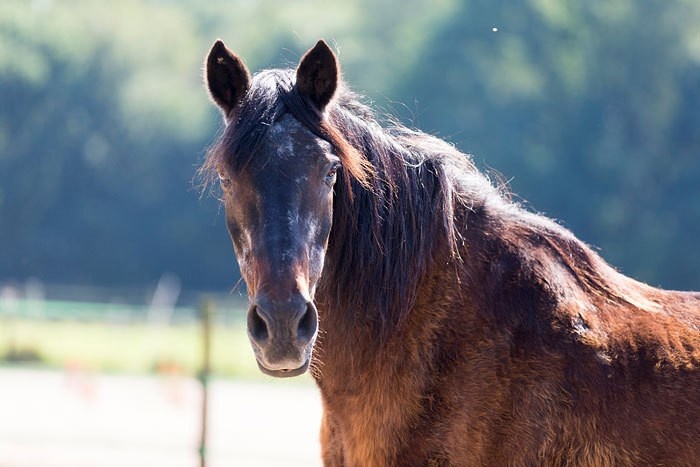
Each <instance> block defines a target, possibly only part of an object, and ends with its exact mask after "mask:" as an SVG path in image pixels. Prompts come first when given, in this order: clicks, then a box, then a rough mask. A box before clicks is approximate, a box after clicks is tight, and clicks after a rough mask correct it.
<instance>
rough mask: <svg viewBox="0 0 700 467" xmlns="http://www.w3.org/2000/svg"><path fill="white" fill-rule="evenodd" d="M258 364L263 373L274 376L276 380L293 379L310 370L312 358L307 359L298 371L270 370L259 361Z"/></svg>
mask: <svg viewBox="0 0 700 467" xmlns="http://www.w3.org/2000/svg"><path fill="white" fill-rule="evenodd" d="M256 361H257V363H258V368H260V371H262V372H263V373H264V374H266V375H268V376H273V377H275V378H291V377H293V376H299V375H303V374H304V373H306V370H308V369H309V363H310V362H311V358H307V359H306V361H305V362H304V364H303V365H302V366H300V367H299V368H296V369H291V370H287V369H284V370H270V369H269V368H265V366H263V364H262V363H260V361H259V360H257V359H256Z"/></svg>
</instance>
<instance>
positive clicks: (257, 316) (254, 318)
mask: <svg viewBox="0 0 700 467" xmlns="http://www.w3.org/2000/svg"><path fill="white" fill-rule="evenodd" d="M248 332H249V333H250V335H251V337H252V338H253V339H254V340H255V341H256V342H265V341H266V340H267V338H268V335H269V334H268V331H267V321H266V320H265V318H264V315H263V314H261V313H260V311H259V308H258V307H257V306H255V305H254V306H253V307H252V309H251V310H250V311H249V312H248Z"/></svg>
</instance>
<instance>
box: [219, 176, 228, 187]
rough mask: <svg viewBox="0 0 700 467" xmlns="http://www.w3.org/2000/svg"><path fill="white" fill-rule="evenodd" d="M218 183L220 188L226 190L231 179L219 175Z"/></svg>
mask: <svg viewBox="0 0 700 467" xmlns="http://www.w3.org/2000/svg"><path fill="white" fill-rule="evenodd" d="M219 183H220V184H221V187H222V188H228V187H230V186H231V179H230V178H228V177H226V176H224V175H222V174H219Z"/></svg>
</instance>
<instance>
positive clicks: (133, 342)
mask: <svg viewBox="0 0 700 467" xmlns="http://www.w3.org/2000/svg"><path fill="white" fill-rule="evenodd" d="M16 305H17V304H15V310H14V311H15V312H14V313H12V314H10V313H8V312H7V311H8V310H7V309H4V310H3V309H2V307H1V306H0V361H2V362H4V363H5V364H16V363H20V364H23V365H26V364H31V365H37V366H46V367H51V368H69V369H70V368H74V369H79V370H85V371H99V372H124V373H149V372H161V373H181V374H188V375H196V374H197V372H198V371H199V370H200V368H201V364H202V363H201V362H202V353H203V339H202V327H201V325H200V324H199V323H197V322H190V323H189V324H178V325H164V324H150V323H148V322H144V320H143V319H141V320H128V319H121V320H119V319H115V317H119V316H121V317H128V316H130V315H134V314H137V313H141V315H143V310H142V309H141V310H139V309H137V308H134V307H132V308H129V307H121V308H119V307H117V308H115V306H113V305H109V310H108V311H109V313H110V316H112V319H111V320H109V321H105V320H98V319H95V317H96V316H99V315H100V314H101V315H102V316H104V314H105V313H106V311H105V309H101V308H104V307H105V306H106V305H103V304H84V303H71V302H42V303H38V304H37V303H34V304H32V303H22V304H20V305H21V306H22V307H24V308H25V309H20V310H19V312H18V310H17V306H16ZM67 309H70V310H71V313H68V312H67V311H66V310H67ZM190 311H192V310H190ZM239 314H240V316H238V315H239ZM39 316H41V318H40V317H39ZM66 316H69V317H70V318H69V319H65V317H66ZM243 316H244V314H243V313H242V312H241V313H237V315H236V319H231V320H228V321H229V323H227V324H221V323H217V324H215V325H214V326H213V328H212V343H211V346H212V352H211V366H212V371H213V373H214V374H216V375H217V376H222V377H237V378H250V379H259V378H262V377H263V376H262V375H261V373H260V371H259V370H258V368H257V365H256V363H255V359H254V357H253V354H252V351H251V349H250V344H249V342H248V338H247V336H246V329H245V322H244V318H243ZM61 317H62V318H61Z"/></svg>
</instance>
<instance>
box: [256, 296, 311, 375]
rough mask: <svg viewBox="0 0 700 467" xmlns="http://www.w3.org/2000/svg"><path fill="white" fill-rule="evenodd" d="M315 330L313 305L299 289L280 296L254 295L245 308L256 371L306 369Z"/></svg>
mask: <svg viewBox="0 0 700 467" xmlns="http://www.w3.org/2000/svg"><path fill="white" fill-rule="evenodd" d="M317 332H318V311H317V310H316V306H315V305H314V304H313V303H312V302H311V301H310V300H308V299H307V298H306V297H304V296H303V295H302V294H300V293H299V294H295V295H293V296H291V297H288V298H286V299H281V300H275V299H272V298H270V297H269V296H266V295H262V296H256V297H255V299H254V300H253V303H252V304H251V306H250V308H249V309H248V338H249V339H250V343H251V345H252V347H253V352H254V353H255V358H256V360H257V362H258V367H259V368H260V371H262V372H263V373H265V374H267V375H269V376H275V377H280V378H287V377H292V376H298V375H300V374H303V373H304V372H306V370H307V369H308V367H309V363H310V361H311V352H312V350H313V345H314V342H315V340H316V335H317Z"/></svg>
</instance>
